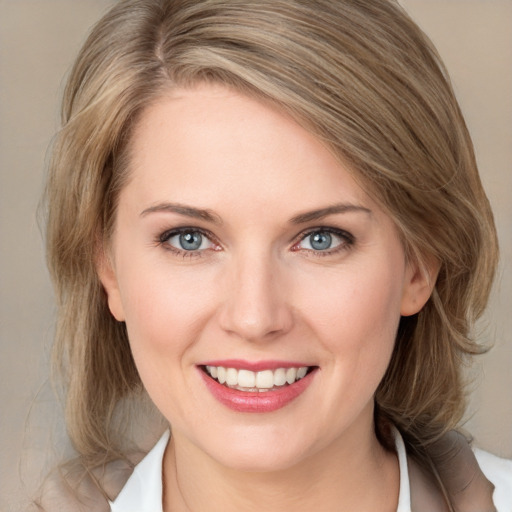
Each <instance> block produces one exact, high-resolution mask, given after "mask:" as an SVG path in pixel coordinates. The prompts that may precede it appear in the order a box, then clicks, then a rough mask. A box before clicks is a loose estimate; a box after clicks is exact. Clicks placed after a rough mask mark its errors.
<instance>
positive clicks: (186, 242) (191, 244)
mask: <svg viewBox="0 0 512 512" xmlns="http://www.w3.org/2000/svg"><path fill="white" fill-rule="evenodd" d="M202 241H203V237H202V235H201V233H197V232H195V233H183V234H181V235H180V245H181V247H182V248H183V249H185V250H187V251H193V250H196V249H199V247H201V242H202Z"/></svg>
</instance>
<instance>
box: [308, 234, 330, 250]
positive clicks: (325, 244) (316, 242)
mask: <svg viewBox="0 0 512 512" xmlns="http://www.w3.org/2000/svg"><path fill="white" fill-rule="evenodd" d="M308 238H309V244H310V246H311V247H312V248H313V249H315V250H316V251H325V250H327V249H330V248H331V245H332V236H331V234H330V233H327V232H322V231H319V232H317V233H313V234H311V235H309V237H308Z"/></svg>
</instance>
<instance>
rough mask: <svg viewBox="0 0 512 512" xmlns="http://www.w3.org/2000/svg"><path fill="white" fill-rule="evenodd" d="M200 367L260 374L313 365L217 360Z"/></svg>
mask: <svg viewBox="0 0 512 512" xmlns="http://www.w3.org/2000/svg"><path fill="white" fill-rule="evenodd" d="M198 366H223V367H224V368H236V369H237V370H251V371H253V372H258V371H262V370H276V369H277V368H301V367H304V366H308V367H309V366H312V365H310V364H306V363H304V362H298V361H278V360H269V361H246V360H243V359H222V360H220V359H215V360H212V361H204V362H202V363H200V364H199V365H198Z"/></svg>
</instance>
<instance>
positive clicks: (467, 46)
mask: <svg viewBox="0 0 512 512" xmlns="http://www.w3.org/2000/svg"><path fill="white" fill-rule="evenodd" d="M402 3H403V4H404V5H405V7H406V8H407V9H408V11H409V12H410V13H411V15H412V16H413V18H414V19H415V20H416V21H417V22H418V23H419V24H420V26H422V27H423V28H424V30H425V31H426V32H427V34H429V35H430V36H431V38H432V39H433V41H434V43H435V44H436V45H437V47H438V49H439V51H440V53H441V56H442V57H443V59H444V60H445V63H446V65H447V67H448V69H449V71H450V73H451V75H452V79H453V82H454V86H455V89H456V92H457V94H458V97H459V100H460V103H461V106H462V109H463V111H464V113H465V116H466V119H467V122H468V125H469V128H470V131H471V133H472V135H473V138H474V142H475V147H476V153H477V158H478V161H479V165H480V171H481V175H482V180H483V182H484V186H485V188H486V190H487V193H488V195H489V198H490V200H491V203H492V205H493V207H494V212H495V216H496V221H497V225H498V230H499V236H500V242H501V268H500V274H499V277H498V280H497V284H496V288H495V292H494V295H493V298H492V301H491V305H490V310H489V313H488V315H487V317H486V319H485V322H483V323H482V336H481V339H482V340H483V341H485V342H488V341H492V342H493V343H494V344H495V346H494V349H493V350H492V351H491V352H490V353H489V354H487V355H485V356H483V357H481V358H479V360H478V364H477V366H476V368H475V370H474V372H475V375H476V381H475V387H476V390H475V391H474V392H473V394H472V396H471V402H470V410H469V411H468V415H467V416H468V419H469V421H468V423H467V425H466V427H467V428H468V429H469V430H470V431H471V432H472V433H473V434H474V436H475V438H476V442H477V443H478V444H479V445H480V446H483V447H485V448H487V449H488V450H491V451H493V452H495V453H497V454H500V455H502V456H508V457H510V456H512V371H511V368H512V335H511V334H510V333H511V332H512V308H511V304H512V200H511V198H512V1H511V0H403V2H402ZM110 4H111V2H110V1H108V0H0V407H1V409H0V433H1V438H0V510H1V511H2V512H4V511H5V512H7V511H11V510H12V511H14V510H19V508H20V507H21V505H20V503H21V501H22V500H23V499H24V498H26V496H27V495H29V494H30V492H32V490H33V486H34V484H35V483H36V482H37V479H38V478H39V476H40V474H41V472H42V471H44V463H45V462H46V463H47V464H48V463H51V461H52V460H55V458H58V457H59V455H60V453H61V451H62V450H64V449H65V447H66V442H65V436H64V435H63V427H62V422H61V420H60V414H61V413H60V410H59V407H58V405H57V404H56V401H55V399H54V398H53V396H52V392H51V387H50V385H49V384H48V354H49V347H50V345H51V340H52V332H53V325H54V316H55V311H54V306H53V299H52V290H51V285H50V283H49V280H48V276H47V271H46V267H45V261H44V244H43V240H42V235H41V231H40V228H39V227H38V222H37V217H36V210H37V206H38V202H39V200H40V195H41V190H42V186H43V183H44V172H45V171H44V169H45V162H46V158H47V155H46V151H47V147H48V145H49V143H50V141H51V138H52V135H53V134H54V133H55V131H56V129H57V128H58V125H59V114H58V112H59V110H58V109H59V107H58V104H59V100H60V97H61V93H62V88H63V83H64V76H65V75H66V73H67V72H68V71H69V69H70V66H71V63H72V61H73V58H74V56H75V55H76V53H77V51H78V49H79V46H80V44H81V43H82V42H83V41H84V38H85V35H86V33H87V31H88V28H89V27H90V26H91V25H92V23H93V22H94V21H95V20H97V19H98V18H99V17H100V15H101V14H102V13H103V12H104V11H105V10H106V9H107V8H108V6H109V5H110Z"/></svg>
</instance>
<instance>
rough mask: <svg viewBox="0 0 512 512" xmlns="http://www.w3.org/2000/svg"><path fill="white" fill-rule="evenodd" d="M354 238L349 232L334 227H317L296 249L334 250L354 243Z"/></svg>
mask: <svg viewBox="0 0 512 512" xmlns="http://www.w3.org/2000/svg"><path fill="white" fill-rule="evenodd" d="M352 243H353V238H352V236H351V235H349V234H348V233H345V232H344V231H341V230H334V229H317V230H316V231H310V232H309V233H307V234H306V235H305V236H304V238H302V239H301V240H300V241H299V243H298V244H296V245H295V248H296V249H306V250H309V251H314V252H326V253H329V252H333V251H336V250H337V249H342V248H344V247H348V246H350V245H352Z"/></svg>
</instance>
